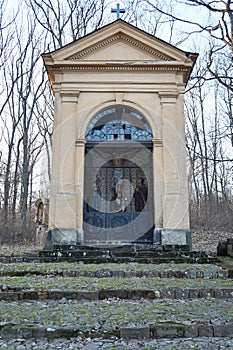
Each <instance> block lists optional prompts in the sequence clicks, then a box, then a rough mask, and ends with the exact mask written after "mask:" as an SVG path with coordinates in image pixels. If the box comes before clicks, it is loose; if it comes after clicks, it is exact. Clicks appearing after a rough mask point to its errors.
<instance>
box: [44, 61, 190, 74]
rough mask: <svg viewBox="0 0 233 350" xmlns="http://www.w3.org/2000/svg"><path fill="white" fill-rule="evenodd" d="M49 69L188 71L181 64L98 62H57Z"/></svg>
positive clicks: (55, 70) (59, 70)
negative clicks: (93, 63) (92, 63)
mask: <svg viewBox="0 0 233 350" xmlns="http://www.w3.org/2000/svg"><path fill="white" fill-rule="evenodd" d="M49 69H50V71H52V72H54V73H55V72H57V73H58V72H65V71H66V72H68V71H71V72H73V71H78V72H80V71H81V72H96V71H102V72H124V71H125V72H132V71H136V72H139V71H141V72H153V71H154V72H158V71H160V72H167V71H170V72H171V71H172V72H183V73H188V72H189V67H184V66H183V65H182V64H181V65H175V66H174V65H173V64H172V63H171V65H165V66H164V65H162V64H159V65H156V64H129V63H128V64H127V63H125V64H122V63H119V64H110V63H109V64H105V63H104V64H98V65H91V64H81V65H77V64H68V65H67V64H66V65H63V64H59V65H56V66H53V67H50V68H49Z"/></svg>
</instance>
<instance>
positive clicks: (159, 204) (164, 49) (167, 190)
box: [43, 19, 197, 246]
mask: <svg viewBox="0 0 233 350" xmlns="http://www.w3.org/2000/svg"><path fill="white" fill-rule="evenodd" d="M196 58H197V54H194V53H189V52H184V51H182V50H180V49H178V48H176V47H174V46H172V45H170V44H168V43H166V42H164V41H162V40H161V39H158V38H156V37H154V36H152V35H150V34H148V33H146V32H144V31H142V30H140V29H138V28H136V27H134V26H132V25H130V24H128V23H126V22H125V21H123V20H121V19H118V20H116V21H115V22H113V23H111V24H109V25H107V26H105V27H103V28H101V29H99V30H96V31H94V32H93V33H91V34H89V35H86V36H85V37H83V38H81V39H79V40H77V41H74V42H72V43H70V44H68V45H66V46H64V47H62V48H61V49H59V50H56V51H54V52H51V53H47V54H44V55H43V59H44V63H45V66H46V68H47V72H48V76H49V79H50V83H51V87H52V89H53V93H54V97H55V114H54V134H53V165H52V183H51V195H50V208H49V230H48V233H47V242H50V243H52V244H62V245H71V244H86V245H103V246H111V245H121V244H129V243H132V242H141V243H153V244H162V245H166V244H168V245H189V246H191V237H190V230H189V204H188V184H187V171H186V150H185V123H184V113H183V96H184V91H185V87H186V84H187V81H188V79H189V75H190V73H191V71H192V69H193V65H194V64H195V61H196Z"/></svg>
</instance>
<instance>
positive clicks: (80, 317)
mask: <svg viewBox="0 0 233 350" xmlns="http://www.w3.org/2000/svg"><path fill="white" fill-rule="evenodd" d="M0 319H1V321H2V322H3V323H7V324H9V323H10V324H13V325H14V324H15V325H20V326H22V325H31V326H39V325H41V326H43V327H64V326H67V327H73V326H74V325H75V327H76V328H78V329H79V330H80V331H82V332H84V333H87V332H91V331H94V332H97V331H101V332H102V331H106V332H110V331H115V330H116V329H117V328H118V327H122V326H129V325H131V324H132V325H140V326H144V325H148V324H153V323H156V322H162V321H163V322H165V321H167V322H178V323H179V322H182V323H183V322H185V323H191V322H200V321H201V322H206V323H208V322H210V321H211V323H212V324H225V323H227V322H233V303H232V300H222V299H192V300H185V301H184V300H179V299H178V300H168V299H164V300H162V299H159V300H143V299H141V300H140V301H136V300H130V301H126V300H117V299H108V300H103V301H76V300H67V299H66V298H62V299H61V300H60V301H55V300H49V301H27V302H6V301H1V302H0ZM3 323H2V325H3Z"/></svg>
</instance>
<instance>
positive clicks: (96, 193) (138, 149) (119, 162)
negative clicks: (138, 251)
mask: <svg viewBox="0 0 233 350" xmlns="http://www.w3.org/2000/svg"><path fill="white" fill-rule="evenodd" d="M85 139H86V146H85V176H84V178H85V182H84V241H85V243H87V244H90V243H91V244H106V243H109V244H120V243H126V242H135V241H138V242H139V241H140V242H146V243H149V242H152V231H153V186H152V183H153V181H152V175H153V174H152V162H153V160H152V159H153V158H152V132H151V128H150V126H149V124H148V122H147V120H146V119H145V118H144V117H143V116H142V115H141V114H140V113H138V112H137V111H136V110H134V109H132V108H129V107H125V106H122V105H118V106H114V107H111V108H108V109H105V110H102V111H100V112H99V113H97V114H96V115H95V117H94V118H93V119H92V121H91V122H90V124H89V125H88V128H87V131H86V135H85Z"/></svg>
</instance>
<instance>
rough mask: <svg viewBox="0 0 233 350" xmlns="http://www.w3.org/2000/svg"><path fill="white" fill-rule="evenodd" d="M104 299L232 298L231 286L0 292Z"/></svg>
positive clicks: (16, 296) (15, 297) (17, 296)
mask: <svg viewBox="0 0 233 350" xmlns="http://www.w3.org/2000/svg"><path fill="white" fill-rule="evenodd" d="M63 298H65V299H67V300H104V299H127V300H140V299H148V300H153V299H174V300H175V299H179V300H186V299H197V298H200V299H202V298H216V299H224V300H226V299H233V287H225V288H215V287H213V288H177V287H158V288H157V289H156V290H149V289H136V290H132V289H102V290H95V291H86V290H80V291H77V290H61V289H57V290H56V289H53V290H39V291H38V290H32V289H30V290H23V289H22V290H18V291H6V292H0V300H6V301H20V300H21V301H26V300H60V299H63Z"/></svg>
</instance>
